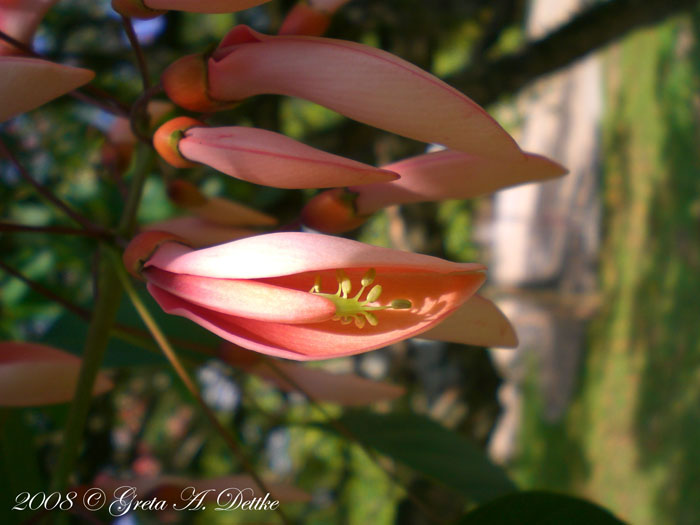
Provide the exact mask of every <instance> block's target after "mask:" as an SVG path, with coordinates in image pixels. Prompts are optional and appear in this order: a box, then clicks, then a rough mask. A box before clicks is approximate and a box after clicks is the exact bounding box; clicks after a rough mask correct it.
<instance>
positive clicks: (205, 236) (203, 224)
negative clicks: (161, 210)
mask: <svg viewBox="0 0 700 525" xmlns="http://www.w3.org/2000/svg"><path fill="white" fill-rule="evenodd" d="M141 230H142V231H160V232H168V233H172V234H173V235H175V236H177V237H179V238H180V239H182V240H183V241H185V242H186V243H187V244H188V245H190V246H192V247H194V248H204V247H206V246H213V245H215V244H221V243H222V242H230V241H235V240H236V239H243V238H244V237H251V236H252V235H258V234H260V232H259V231H255V230H251V229H249V228H242V227H240V226H224V225H222V224H216V223H213V222H210V221H207V220H204V219H201V218H200V217H194V216H191V215H186V216H184V217H175V218H172V219H166V220H164V221H158V222H153V223H150V224H146V225H144V226H142V227H141Z"/></svg>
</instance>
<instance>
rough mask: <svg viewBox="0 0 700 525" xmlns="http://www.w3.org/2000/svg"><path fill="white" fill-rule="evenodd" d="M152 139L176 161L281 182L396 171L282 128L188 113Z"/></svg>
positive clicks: (321, 182) (318, 184)
mask: <svg viewBox="0 0 700 525" xmlns="http://www.w3.org/2000/svg"><path fill="white" fill-rule="evenodd" d="M153 143H154V145H155V147H156V149H157V150H158V152H159V153H160V155H161V157H163V158H164V159H165V160H166V161H168V162H169V163H170V164H172V165H173V166H175V167H179V168H183V167H192V166H195V165H196V164H195V163H201V164H206V165H207V166H211V167H212V168H214V169H217V170H219V171H221V172H222V173H225V174H227V175H231V176H232V177H236V178H238V179H241V180H246V181H248V182H253V183H256V184H262V185H264V186H274V187H277V188H329V187H337V186H344V185H347V184H368V183H372V182H380V181H381V182H385V181H388V180H394V179H395V178H396V177H397V175H396V174H395V173H392V172H390V171H387V170H382V169H379V168H375V167H373V166H368V165H366V164H362V163H360V162H355V161H354V160H350V159H346V158H344V157H339V156H338V155H333V154H331V153H326V152H324V151H320V150H317V149H315V148H312V147H311V146H307V145H305V144H302V143H301V142H297V141H296V140H294V139H291V138H289V137H285V136H284V135H280V134H279V133H273V132H272V131H266V130H264V129H257V128H248V127H240V126H232V127H225V128H210V127H208V126H206V125H205V124H203V123H201V122H198V121H196V120H194V119H191V118H189V117H178V118H175V119H173V120H171V121H169V122H166V123H165V124H163V125H162V126H161V127H160V128H159V129H158V131H156V134H155V136H154V137H153Z"/></svg>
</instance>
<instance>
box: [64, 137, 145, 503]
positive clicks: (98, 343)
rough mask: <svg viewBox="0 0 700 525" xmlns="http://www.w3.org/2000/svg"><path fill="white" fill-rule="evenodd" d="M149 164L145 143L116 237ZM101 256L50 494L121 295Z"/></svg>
mask: <svg viewBox="0 0 700 525" xmlns="http://www.w3.org/2000/svg"><path fill="white" fill-rule="evenodd" d="M152 161H153V153H152V151H151V149H150V148H149V147H148V146H146V145H144V144H139V145H137V147H136V151H135V153H134V160H133V163H132V169H131V174H132V181H131V186H130V188H129V195H128V197H127V202H126V205H125V207H124V211H123V212H122V217H121V220H120V222H119V227H118V229H117V235H119V236H122V237H130V236H131V235H132V233H133V230H134V226H135V224H136V212H137V210H138V206H139V202H140V201H141V194H142V193H143V185H144V182H145V179H146V176H147V175H148V173H149V171H150V167H151V164H152ZM105 249H109V248H108V247H107V246H106V245H102V246H101V250H102V251H103V252H104V250H105ZM101 255H102V256H101V257H100V265H99V280H98V290H97V297H96V300H95V308H94V311H93V315H92V320H91V322H90V326H89V328H88V334H87V339H86V341H85V351H84V352H83V359H82V365H81V367H80V376H79V377H78V384H77V387H76V390H75V395H74V397H73V402H72V404H71V406H70V410H69V412H68V419H67V421H66V428H65V431H64V435H63V446H62V447H61V452H60V454H59V457H58V463H57V465H56V468H55V470H54V472H53V477H52V480H51V491H59V492H60V491H63V490H65V489H66V487H67V486H68V483H69V478H70V475H71V473H72V472H73V467H74V465H75V462H76V459H77V458H78V454H79V453H80V445H81V443H82V437H83V432H84V429H85V423H86V421H87V415H88V412H89V410H90V404H91V402H92V391H93V388H94V385H95V379H96V377H97V372H98V370H99V368H100V366H101V364H102V360H103V357H104V353H105V350H106V348H107V343H108V341H109V336H110V330H111V329H112V325H113V324H114V319H115V318H116V315H117V309H118V307H119V302H120V299H121V295H122V292H123V289H122V286H121V283H120V281H119V277H118V276H117V273H116V270H115V269H114V265H112V264H111V263H110V262H109V260H108V258H107V257H105V256H104V255H105V253H102V254H101Z"/></svg>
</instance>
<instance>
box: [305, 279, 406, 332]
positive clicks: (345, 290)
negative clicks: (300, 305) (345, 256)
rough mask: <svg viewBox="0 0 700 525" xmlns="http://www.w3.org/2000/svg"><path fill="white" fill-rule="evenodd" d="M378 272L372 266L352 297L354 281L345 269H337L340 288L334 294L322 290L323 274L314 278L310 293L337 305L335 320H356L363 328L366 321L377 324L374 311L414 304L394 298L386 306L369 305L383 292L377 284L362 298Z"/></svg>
mask: <svg viewBox="0 0 700 525" xmlns="http://www.w3.org/2000/svg"><path fill="white" fill-rule="evenodd" d="M376 276H377V272H376V271H375V270H374V268H370V269H369V270H368V271H367V272H366V273H365V274H364V275H363V276H362V280H361V281H360V284H361V285H362V286H361V287H360V291H359V292H357V293H356V294H355V295H354V296H353V297H350V292H351V291H352V282H351V281H350V277H348V275H347V274H346V273H345V272H344V271H343V270H337V271H336V280H337V281H338V290H337V291H336V292H335V293H334V294H330V293H323V292H321V276H320V275H317V276H316V279H315V280H314V285H313V286H312V287H311V290H309V293H312V294H314V295H319V296H321V297H325V298H326V299H328V300H329V301H332V302H333V304H334V305H335V315H334V316H333V321H340V322H341V323H342V324H350V323H352V322H353V321H354V323H355V326H356V327H357V328H362V327H364V326H365V324H366V323H369V324H370V326H377V324H378V323H379V321H378V320H377V317H376V316H375V315H374V314H373V313H372V312H376V311H378V310H406V309H408V308H411V307H412V306H413V305H412V304H411V301H409V300H408V299H394V300H393V301H391V304H388V305H384V306H368V304H369V303H374V302H376V301H377V300H378V299H379V297H380V296H381V294H382V287H381V285H379V284H375V285H374V286H373V287H372V288H371V289H370V290H369V291H368V292H367V297H366V298H365V300H364V301H363V300H360V297H362V294H363V293H364V291H365V289H367V287H368V286H369V285H371V284H372V283H373V282H374V279H375V277H376Z"/></svg>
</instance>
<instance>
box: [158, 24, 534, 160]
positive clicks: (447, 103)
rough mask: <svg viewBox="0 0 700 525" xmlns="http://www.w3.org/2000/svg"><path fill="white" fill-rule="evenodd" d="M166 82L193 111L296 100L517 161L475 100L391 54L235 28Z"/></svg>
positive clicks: (514, 149)
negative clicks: (275, 97)
mask: <svg viewBox="0 0 700 525" xmlns="http://www.w3.org/2000/svg"><path fill="white" fill-rule="evenodd" d="M162 81H163V87H164V88H165V91H166V92H167V94H168V96H169V97H170V99H171V100H172V101H173V102H175V103H176V104H178V105H180V106H182V107H184V108H186V109H190V110H192V111H215V110H218V109H222V108H225V107H231V106H232V105H235V104H236V103H237V102H240V101H242V100H244V99H246V98H248V97H251V96H254V95H259V94H264V93H268V94H279V95H289V96H293V97H300V98H304V99H307V100H310V101H312V102H316V103H317V104H320V105H322V106H325V107H327V108H330V109H332V110H334V111H337V112H338V113H341V114H343V115H345V116H347V117H350V118H352V119H355V120H357V121H360V122H363V123H365V124H369V125H371V126H375V127H378V128H382V129H386V130H388V131H391V132H393V133H397V134H399V135H403V136H405V137H409V138H412V139H415V140H420V141H423V142H436V143H439V144H443V145H445V146H447V147H450V148H452V149H455V150H458V151H465V152H468V153H478V154H479V155H481V156H484V157H489V156H490V157H499V158H502V159H508V158H520V157H522V155H523V154H522V152H521V151H520V149H519V148H518V146H517V144H515V142H514V141H513V139H512V138H511V137H510V135H508V133H506V131H505V130H504V129H503V128H501V126H499V125H498V123H497V122H496V121H495V120H493V119H492V118H491V117H490V116H489V115H488V114H487V113H486V112H485V111H484V110H483V109H482V108H481V107H479V106H478V105H477V104H475V103H474V102H473V101H472V100H470V99H469V98H467V97H466V96H465V95H463V94H462V93H460V92H459V91H457V90H456V89H454V88H452V87H450V86H448V85H447V84H446V83H444V82H443V81H441V80H440V79H438V78H436V77H435V76H433V75H431V74H430V73H427V72H426V71H423V70H422V69H420V68H418V67H416V66H414V65H413V64H410V63H408V62H406V61H405V60H402V59H400V58H398V57H396V56H394V55H392V54H391V53H387V52H386V51H382V50H380V49H375V48H373V47H370V46H366V45H363V44H357V43H354V42H347V41H344V40H334V39H329V38H321V37H309V36H294V35H281V36H268V35H263V34H261V33H258V32H256V31H253V30H252V29H250V28H249V27H247V26H244V25H241V26H237V27H235V28H234V29H233V30H232V31H231V32H230V33H229V34H228V35H227V36H226V37H225V38H224V39H223V41H222V42H221V43H220V44H219V47H218V48H217V49H216V50H215V51H214V52H213V53H212V54H211V56H208V57H207V56H204V55H190V56H187V57H183V58H181V59H180V60H178V61H176V62H175V63H173V64H172V65H170V67H169V68H168V69H167V70H166V71H165V72H164V74H163V77H162Z"/></svg>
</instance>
